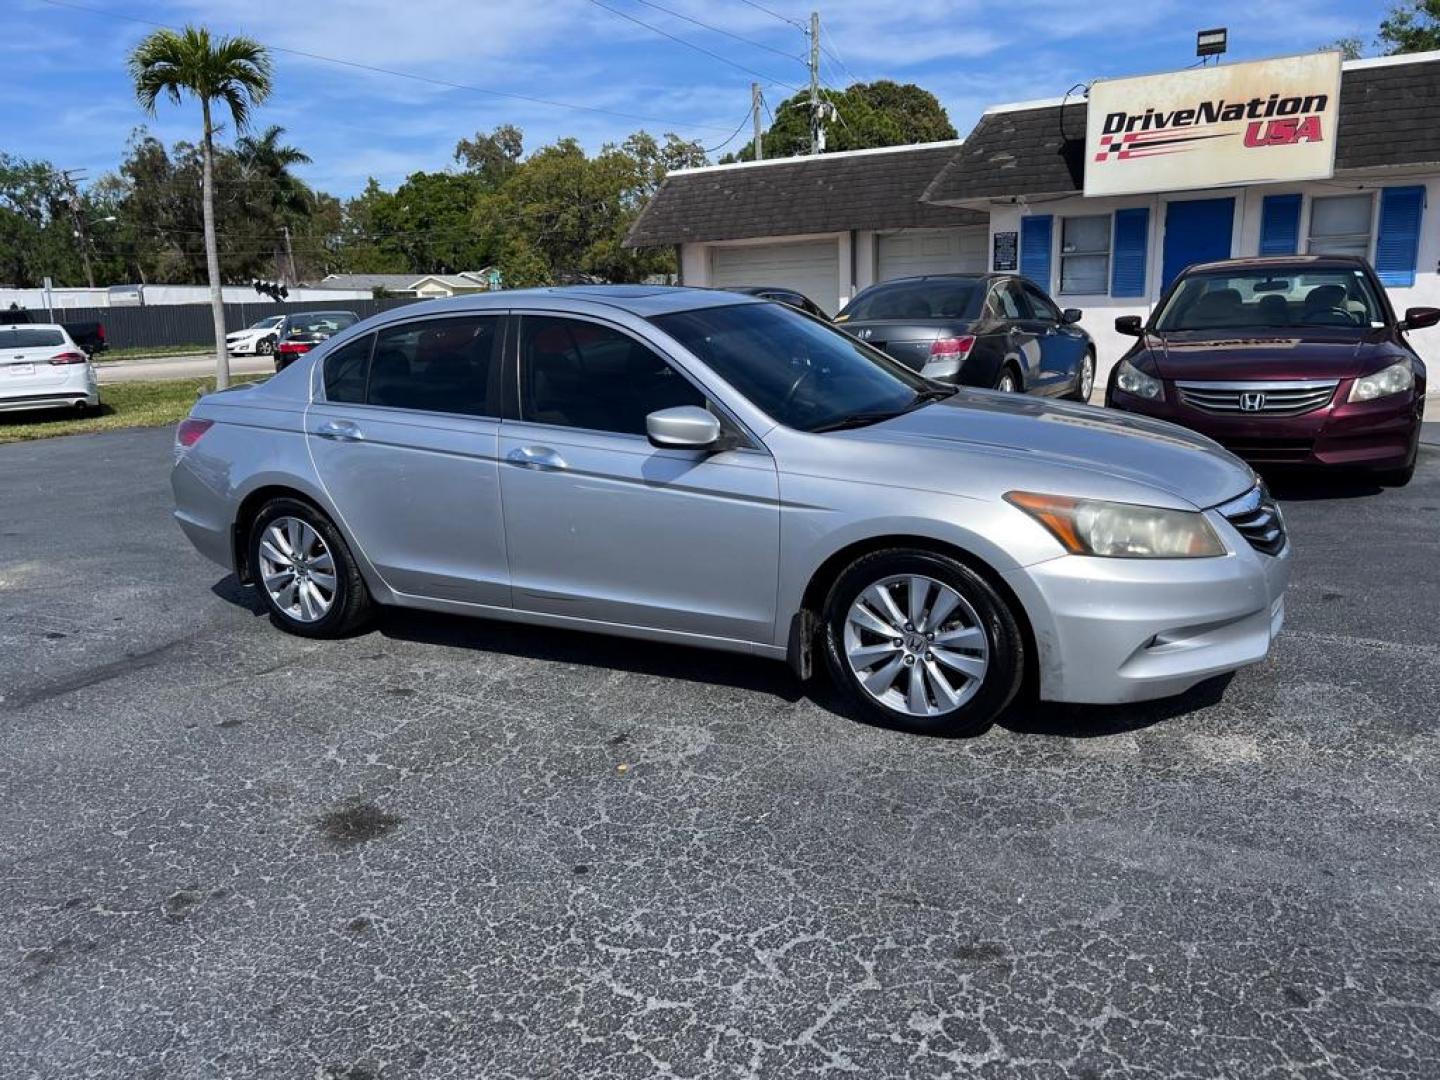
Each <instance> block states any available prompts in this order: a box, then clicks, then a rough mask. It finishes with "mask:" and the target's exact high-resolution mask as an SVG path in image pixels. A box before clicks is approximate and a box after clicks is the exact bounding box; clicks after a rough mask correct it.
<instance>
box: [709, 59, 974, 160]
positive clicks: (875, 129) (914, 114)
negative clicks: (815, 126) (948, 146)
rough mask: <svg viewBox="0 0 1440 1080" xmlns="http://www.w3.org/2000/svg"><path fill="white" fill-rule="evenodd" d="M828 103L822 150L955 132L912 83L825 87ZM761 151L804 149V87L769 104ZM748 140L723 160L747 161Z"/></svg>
mask: <svg viewBox="0 0 1440 1080" xmlns="http://www.w3.org/2000/svg"><path fill="white" fill-rule="evenodd" d="M824 98H825V101H826V103H827V105H828V106H830V108H827V110H826V116H825V118H824V121H823V123H822V127H823V128H824V131H825V149H826V151H827V152H830V151H838V150H868V149H871V148H874V147H880V146H906V145H909V144H912V143H923V142H937V141H940V140H942V139H953V138H956V133H955V127H954V125H953V124H951V123H950V117H949V116H948V115H946V112H945V109H944V107H943V106H942V105H941V104H940V101H939V99H938V98H936V97H935V95H934V94H932V93H930V91H928V90H923V89H921V88H920V87H918V86H916V85H915V84H914V83H897V82H892V81H890V80H889V79H882V80H880V81H878V82H872V83H855V84H853V85H852V86H850V87H849V88H847V89H845V90H843V91H840V92H838V93H837V92H834V91H828V90H827V91H825V93H824ZM760 139H761V142H762V144H763V145H764V147H765V156H766V157H767V158H770V157H795V156H797V155H800V154H808V153H809V152H810V93H809V91H808V90H807V91H804V92H802V93H799V94H796V95H795V96H794V97H790V98H787V99H786V100H785V101H783V102H781V103H780V106H779V108H777V109H776V110H775V121H774V123H772V124H771V125H770V127H769V129H768V130H767V131H765V132H764V133H763V134H762V135H761V136H760ZM754 156H755V147H754V145H753V144H747V145H746V146H745V147H744V148H743V149H742V150H740V151H739V152H738V153H735V154H731V155H727V156H726V157H725V158H723V159H722V160H724V161H750V160H751V159H753V158H754Z"/></svg>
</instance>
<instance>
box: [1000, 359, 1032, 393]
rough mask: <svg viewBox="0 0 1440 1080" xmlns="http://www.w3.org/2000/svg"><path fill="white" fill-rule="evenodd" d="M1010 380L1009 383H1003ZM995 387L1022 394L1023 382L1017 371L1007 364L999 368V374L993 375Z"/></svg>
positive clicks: (1004, 391) (1023, 390) (1005, 391)
mask: <svg viewBox="0 0 1440 1080" xmlns="http://www.w3.org/2000/svg"><path fill="white" fill-rule="evenodd" d="M1006 379H1009V380H1010V385H1009V386H1006V385H1005V380H1006ZM995 389H996V390H999V391H1001V392H1002V393H1007V394H1023V393H1024V392H1025V384H1024V383H1023V382H1022V381H1021V379H1020V375H1019V373H1018V372H1017V371H1016V370H1015V369H1014V368H1013V367H1012V366H1011V365H1009V364H1005V365H1004V366H1002V367H1001V368H1000V372H999V374H997V375H996V376H995Z"/></svg>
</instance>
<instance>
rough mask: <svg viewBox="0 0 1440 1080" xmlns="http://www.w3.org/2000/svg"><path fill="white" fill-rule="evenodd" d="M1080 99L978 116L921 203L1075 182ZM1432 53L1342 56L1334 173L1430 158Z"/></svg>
mask: <svg viewBox="0 0 1440 1080" xmlns="http://www.w3.org/2000/svg"><path fill="white" fill-rule="evenodd" d="M1085 108H1086V106H1085V103H1084V102H1083V101H1079V102H1075V103H1073V104H1072V103H1068V102H1067V103H1064V104H1061V103H1058V102H1050V103H1045V104H1040V105H1037V106H1035V107H1026V106H1023V105H1022V106H1019V107H1004V108H999V109H995V110H992V111H990V112H987V113H986V114H985V115H984V116H982V117H981V118H980V122H979V123H978V124H976V125H975V130H974V131H972V132H971V133H970V136H969V138H967V139H966V140H965V144H964V145H963V146H962V147H961V148H960V150H959V151H958V152H957V153H956V154H954V155H953V156H952V158H951V160H950V161H949V162H947V163H946V164H945V166H944V167H943V168H942V169H941V170H940V172H939V175H938V176H936V177H935V180H934V182H933V183H932V184H931V185H930V186H929V188H928V190H926V192H925V194H924V196H923V199H924V201H926V202H927V203H930V204H932V205H947V204H948V205H955V204H957V203H963V202H967V201H974V200H985V199H999V198H1009V197H1010V196H1012V195H1061V194H1067V193H1070V192H1075V191H1080V190H1082V189H1083V188H1084V186H1085V152H1084V151H1085ZM1437 115H1440V53H1420V54H1416V55H1414V56H1404V57H1386V58H1383V59H1380V60H1352V61H1349V62H1347V63H1346V64H1345V65H1344V67H1343V68H1342V70H1341V76H1340V129H1339V132H1338V135H1337V138H1336V144H1335V171H1336V173H1337V174H1342V173H1345V172H1353V171H1358V170H1363V169H1377V168H1399V167H1404V166H1415V165H1434V164H1440V123H1436V121H1435V117H1436V116H1437Z"/></svg>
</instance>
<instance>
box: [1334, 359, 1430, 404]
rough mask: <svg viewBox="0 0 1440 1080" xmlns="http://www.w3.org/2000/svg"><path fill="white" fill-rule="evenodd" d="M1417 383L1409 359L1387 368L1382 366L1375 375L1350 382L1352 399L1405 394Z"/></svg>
mask: <svg viewBox="0 0 1440 1080" xmlns="http://www.w3.org/2000/svg"><path fill="white" fill-rule="evenodd" d="M1414 385H1415V372H1414V371H1413V370H1412V369H1411V367H1410V361H1409V360H1401V361H1399V362H1398V363H1395V364H1391V365H1390V366H1389V367H1387V368H1381V369H1380V370H1379V371H1377V372H1375V374H1373V375H1366V376H1365V377H1364V378H1363V379H1356V380H1355V381H1354V382H1353V383H1351V384H1350V400H1351V401H1374V400H1375V399H1376V398H1382V397H1389V396H1390V395H1391V394H1403V393H1404V392H1405V391H1406V390H1409V389H1410V388H1411V387H1413V386H1414Z"/></svg>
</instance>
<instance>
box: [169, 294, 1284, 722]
mask: <svg viewBox="0 0 1440 1080" xmlns="http://www.w3.org/2000/svg"><path fill="white" fill-rule="evenodd" d="M897 478H898V479H897ZM172 483H173V487H174V492H175V502H176V511H175V516H176V518H177V520H178V521H179V524H180V526H181V527H182V528H183V529H184V531H185V533H186V534H187V535H188V536H189V537H190V539H191V541H192V542H193V543H194V544H195V546H196V547H197V548H198V549H199V550H200V551H201V552H202V553H203V554H205V555H207V556H208V557H210V558H212V559H214V560H215V561H216V562H218V563H219V564H221V565H222V566H225V567H226V568H229V569H233V570H235V572H236V573H237V575H238V577H239V579H240V580H241V581H242V582H244V583H246V584H249V585H254V586H256V587H257V589H258V591H259V594H260V596H261V597H262V598H263V602H264V603H265V604H266V605H267V606H268V609H269V612H270V615H271V618H272V620H273V621H274V622H275V624H276V625H277V626H279V627H280V628H282V629H284V630H287V631H290V632H293V633H296V634H300V635H304V636H308V637H333V636H337V635H341V634H344V633H346V632H348V631H351V630H352V629H354V628H355V627H357V626H359V625H361V624H362V623H363V622H364V621H365V619H366V618H367V617H368V615H369V613H370V612H371V610H372V608H373V607H374V605H375V604H393V605H397V606H403V607H414V608H423V609H428V610H432V611H449V612H455V613H459V614H470V615H486V616H491V617H494V618H499V619H508V620H513V621H519V622H526V623H532V624H535V625H539V626H545V627H557V628H559V627H568V628H571V629H580V630H591V631H605V632H611V633H615V634H620V635H624V636H629V637H634V638H641V639H645V640H650V641H671V642H678V643H683V644H689V645H701V646H709V647H713V648H718V649H728V650H733V651H736V652H742V653H748V654H751V655H759V656H767V657H772V658H774V659H777V660H778V659H786V660H788V661H789V662H790V663H791V665H792V666H793V667H794V669H795V670H796V672H797V673H799V674H800V675H801V676H802V677H804V676H807V675H808V674H809V673H810V671H811V667H812V664H813V663H816V662H817V661H816V659H815V657H814V654H815V651H816V650H818V651H819V652H820V653H821V654H822V655H823V657H824V659H823V661H818V662H823V663H824V664H825V665H826V666H827V667H828V668H829V671H830V673H831V675H832V677H833V678H834V679H835V680H836V681H837V682H838V683H839V685H840V686H841V687H843V688H844V689H845V691H846V692H848V693H849V695H850V697H851V698H852V700H853V701H854V702H855V703H856V705H857V707H858V708H859V709H861V710H862V711H864V712H865V713H866V714H867V715H869V716H870V717H871V718H873V719H875V720H877V721H880V722H883V723H886V724H893V725H899V726H905V727H910V728H914V729H918V730H928V731H937V730H944V731H949V732H969V731H974V730H977V729H978V728H981V727H983V726H985V725H987V724H988V723H990V722H991V721H992V720H993V719H994V718H995V717H996V716H997V715H998V714H999V712H1000V711H1001V710H1002V709H1004V708H1005V706H1006V705H1007V703H1008V702H1010V701H1011V700H1012V698H1014V696H1015V695H1016V693H1017V692H1018V690H1019V688H1020V686H1021V684H1022V682H1023V681H1024V680H1025V679H1026V678H1027V677H1029V678H1033V680H1034V684H1035V685H1036V686H1038V688H1039V693H1040V694H1041V696H1043V697H1045V698H1049V699H1054V700H1060V701H1086V702H1119V701H1133V700H1140V699H1144V698H1152V697H1160V696H1165V695H1168V694H1174V693H1178V692H1180V691H1183V690H1185V689H1186V688H1188V687H1190V686H1192V685H1194V684H1195V683H1196V682H1199V681H1200V680H1201V679H1204V678H1206V677H1208V676H1210V675H1213V674H1216V673H1218V672H1224V671H1230V670H1233V669H1235V668H1238V667H1240V666H1243V665H1245V664H1249V663H1252V662H1255V661H1258V660H1260V659H1261V658H1262V657H1264V656H1265V654H1266V651H1267V650H1268V648H1269V645H1270V641H1271V638H1272V636H1273V635H1274V634H1275V632H1276V631H1277V630H1278V629H1279V627H1280V624H1281V622H1282V620H1283V616H1284V600H1283V594H1284V589H1285V585H1286V581H1287V579H1288V576H1289V573H1290V552H1289V548H1288V547H1287V544H1286V540H1285V533H1284V527H1283V524H1282V522H1281V520H1280V517H1279V514H1278V513H1277V512H1276V510H1275V507H1274V505H1273V504H1272V503H1271V502H1270V500H1269V498H1268V496H1267V495H1266V493H1265V490H1264V488H1263V487H1261V486H1259V485H1258V484H1257V482H1256V478H1255V475H1254V473H1253V472H1252V471H1251V470H1250V469H1249V468H1248V467H1247V466H1246V465H1245V464H1244V463H1242V462H1241V461H1240V460H1238V459H1237V458H1235V457H1233V456H1232V455H1230V454H1228V453H1226V452H1225V451H1223V450H1221V449H1220V448H1219V447H1217V446H1216V445H1215V444H1214V443H1212V442H1210V441H1209V440H1208V439H1204V438H1202V437H1200V436H1198V435H1194V434H1192V433H1190V432H1187V431H1185V430H1184V429H1183V428H1177V427H1175V426H1173V425H1171V424H1161V423H1156V422H1153V421H1149V420H1144V419H1140V418H1136V417H1128V416H1124V415H1123V414H1120V413H1109V412H1105V411H1103V410H1099V409H1091V408H1088V407H1085V406H1078V405H1066V404H1059V403H1050V402H1043V401H1037V400H1035V399H1032V398H1022V397H1019V396H1017V395H1003V394H995V393H993V392H990V391H988V390H987V391H977V390H966V389H958V388H953V387H949V388H947V387H944V386H939V385H937V384H936V383H935V382H933V381H931V380H929V379H926V378H922V377H921V376H920V375H918V374H917V373H916V372H915V371H913V370H912V369H911V368H909V367H908V366H906V365H903V364H900V363H898V362H896V361H895V360H893V359H892V358H891V357H889V356H887V355H886V354H884V353H881V352H879V351H878V350H875V349H873V348H870V347H869V346H866V345H865V344H863V343H862V342H860V341H857V340H856V339H855V338H853V337H851V336H849V335H847V334H844V333H841V332H840V331H838V330H836V329H834V328H832V327H831V326H828V325H826V324H824V323H821V322H819V321H818V320H815V319H812V318H810V317H809V316H807V315H804V314H802V313H801V312H799V311H796V310H794V309H792V308H790V307H788V306H787V305H784V304H775V303H764V302H760V301H757V300H754V299H750V298H746V297H741V296H736V295H734V294H731V293H726V292H720V291H714V290H709V289H671V288H662V287H638V286H637V287H575V288H558V289H543V290H526V291H515V292H505V293H499V294H480V295H475V296H466V297H456V298H455V299H452V300H445V301H438V302H436V303H434V304H427V305H425V307H424V309H422V310H416V309H406V308H401V309H398V310H395V311H390V312H386V313H384V314H382V315H378V316H375V317H373V318H371V319H368V320H366V321H365V322H364V323H362V324H361V325H359V326H356V327H352V328H351V329H350V330H347V331H345V332H344V333H343V334H340V335H338V336H337V337H336V338H335V339H334V340H332V341H329V342H327V343H325V344H324V345H323V346H321V348H319V349H317V350H316V351H315V352H314V353H312V354H311V355H308V356H304V357H301V358H300V360H299V361H297V362H296V363H295V364H294V365H292V366H291V367H290V368H288V369H287V370H286V371H284V372H283V373H281V374H280V375H277V376H276V377H275V378H273V379H270V380H267V381H266V382H265V383H262V384H258V385H253V386H244V387H240V388H238V389H233V388H232V389H231V390H228V391H226V392H224V393H219V394H211V395H209V396H207V397H205V398H203V399H202V400H200V401H199V402H198V403H197V404H196V405H195V407H194V409H193V411H192V412H191V414H190V417H189V418H188V419H186V420H185V421H184V422H183V423H181V425H180V427H179V429H178V430H177V433H176V464H175V466H174V470H173V472H172Z"/></svg>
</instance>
